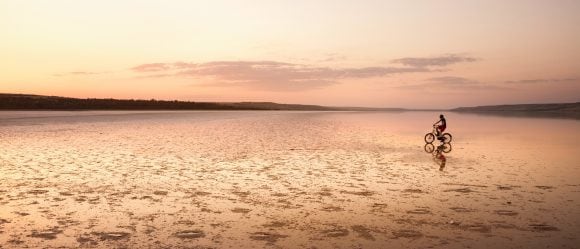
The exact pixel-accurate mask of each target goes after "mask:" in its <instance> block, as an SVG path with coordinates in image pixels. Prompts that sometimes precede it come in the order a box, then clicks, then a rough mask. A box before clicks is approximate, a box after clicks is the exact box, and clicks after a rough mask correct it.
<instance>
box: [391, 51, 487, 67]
mask: <svg viewBox="0 0 580 249" xmlns="http://www.w3.org/2000/svg"><path fill="white" fill-rule="evenodd" d="M478 60H479V59H478V58H475V57H470V56H464V55H459V54H446V55H441V56H435V57H405V58H399V59H394V60H392V61H391V62H392V63H398V64H402V65H405V66H410V67H445V66H449V65H452V64H458V63H463V62H474V61H478Z"/></svg>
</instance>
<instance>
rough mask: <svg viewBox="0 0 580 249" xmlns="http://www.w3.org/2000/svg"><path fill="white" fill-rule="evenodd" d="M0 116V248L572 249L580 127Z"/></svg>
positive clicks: (488, 120) (415, 118)
mask: <svg viewBox="0 0 580 249" xmlns="http://www.w3.org/2000/svg"><path fill="white" fill-rule="evenodd" d="M438 114H439V113H431V112H402V113H358V112H266V111H262V112H250V111H248V112H34V113H33V112H0V248H26V247H28V248H56V247H59V248H63V247H64V248H77V247H85V248H240V247H241V248H466V247H471V248H547V247H552V248H577V245H578V244H580V241H578V238H577V237H578V236H577V235H578V234H580V154H579V153H578V148H580V121H576V120H560V119H541V118H510V117H490V116H478V115H470V114H457V113H450V114H449V115H447V120H448V122H449V126H448V127H449V128H448V129H449V132H451V133H452V134H453V136H454V137H453V141H452V143H451V145H452V150H451V151H450V152H448V153H441V155H443V156H444V161H445V164H444V166H443V167H442V166H441V162H442V160H443V159H442V158H441V157H440V155H434V154H433V153H427V152H425V150H424V147H425V143H424V142H423V136H424V134H425V133H426V132H429V131H430V124H432V123H433V122H434V121H436V120H437V116H438Z"/></svg>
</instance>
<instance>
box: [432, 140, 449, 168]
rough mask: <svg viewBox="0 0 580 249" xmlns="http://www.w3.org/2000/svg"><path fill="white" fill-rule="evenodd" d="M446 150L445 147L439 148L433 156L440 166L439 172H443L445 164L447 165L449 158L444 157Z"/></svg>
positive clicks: (440, 146)
mask: <svg viewBox="0 0 580 249" xmlns="http://www.w3.org/2000/svg"><path fill="white" fill-rule="evenodd" d="M444 149H445V145H439V146H437V149H436V150H435V153H434V154H433V160H435V162H436V163H437V164H439V170H441V171H442V170H443V169H444V168H445V163H447V158H445V156H444V155H443V150H444Z"/></svg>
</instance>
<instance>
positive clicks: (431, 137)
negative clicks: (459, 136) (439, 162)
mask: <svg viewBox="0 0 580 249" xmlns="http://www.w3.org/2000/svg"><path fill="white" fill-rule="evenodd" d="M435 138H437V125H433V131H432V132H431V133H427V134H425V143H428V144H430V143H433V141H435ZM441 138H442V139H441V140H440V141H441V142H443V143H446V144H448V143H451V139H452V138H453V136H451V134H449V133H447V132H445V133H443V134H441Z"/></svg>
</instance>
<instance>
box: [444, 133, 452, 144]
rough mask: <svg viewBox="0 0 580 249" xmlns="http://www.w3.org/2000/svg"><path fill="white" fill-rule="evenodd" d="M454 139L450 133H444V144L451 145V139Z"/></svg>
mask: <svg viewBox="0 0 580 249" xmlns="http://www.w3.org/2000/svg"><path fill="white" fill-rule="evenodd" d="M452 138H453V137H452V136H451V134H449V133H443V142H444V143H451V139H452Z"/></svg>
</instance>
